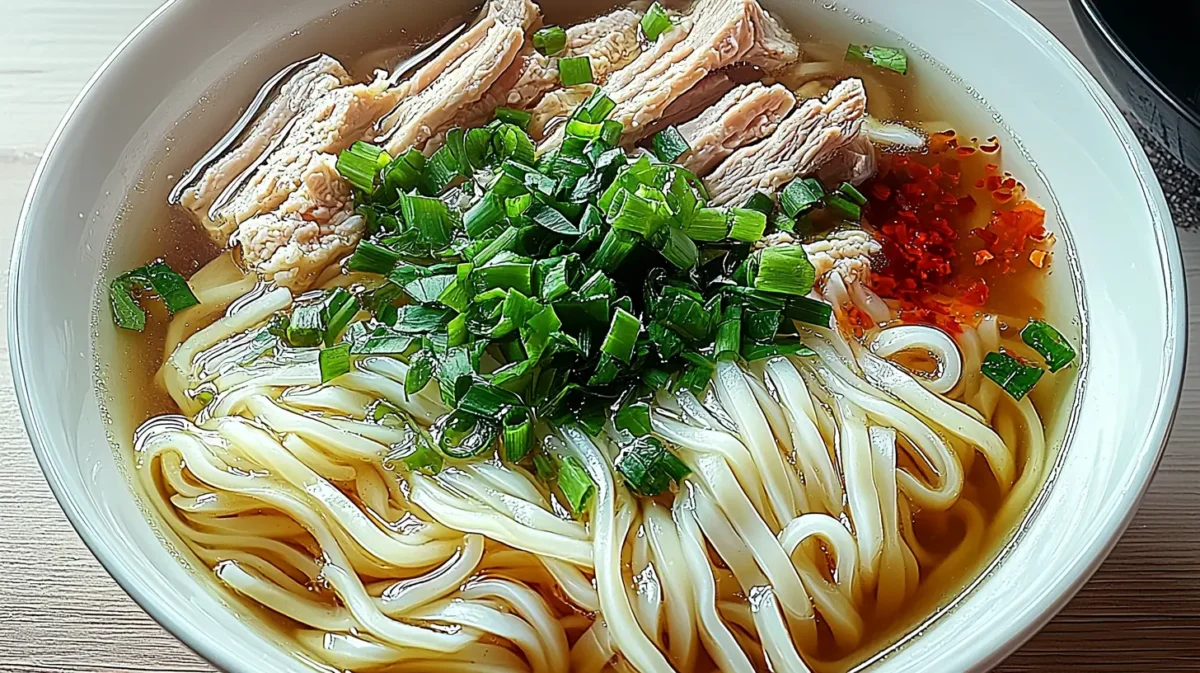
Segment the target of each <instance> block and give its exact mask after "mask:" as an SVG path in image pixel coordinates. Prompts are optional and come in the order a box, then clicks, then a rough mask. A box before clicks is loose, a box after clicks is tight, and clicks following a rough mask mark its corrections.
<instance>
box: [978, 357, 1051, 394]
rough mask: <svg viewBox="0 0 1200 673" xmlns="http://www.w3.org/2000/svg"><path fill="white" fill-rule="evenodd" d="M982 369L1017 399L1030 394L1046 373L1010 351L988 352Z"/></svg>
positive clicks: (984, 373)
mask: <svg viewBox="0 0 1200 673" xmlns="http://www.w3.org/2000/svg"><path fill="white" fill-rule="evenodd" d="M980 370H981V371H982V372H983V375H984V376H986V377H988V378H989V379H991V380H992V381H994V382H995V383H996V385H998V386H1000V387H1001V388H1003V389H1004V392H1006V393H1008V394H1009V395H1011V396H1012V398H1013V399H1015V400H1021V399H1023V398H1024V397H1025V396H1026V395H1028V394H1029V391H1031V390H1033V387H1034V386H1035V385H1037V382H1038V381H1040V380H1041V378H1042V375H1043V374H1045V372H1044V371H1042V368H1041V367H1034V366H1033V365H1027V364H1025V363H1024V362H1021V361H1020V360H1018V359H1017V358H1015V357H1013V356H1011V355H1009V354H1008V353H988V355H987V357H985V358H984V359H983V366H982V367H981V368H980Z"/></svg>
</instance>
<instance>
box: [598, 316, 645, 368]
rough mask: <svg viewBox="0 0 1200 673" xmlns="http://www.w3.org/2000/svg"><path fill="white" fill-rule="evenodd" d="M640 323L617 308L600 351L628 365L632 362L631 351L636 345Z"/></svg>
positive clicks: (640, 327)
mask: <svg viewBox="0 0 1200 673" xmlns="http://www.w3.org/2000/svg"><path fill="white" fill-rule="evenodd" d="M641 329H642V323H641V321H639V320H638V319H637V317H635V316H634V315H633V314H631V313H628V312H626V311H625V310H623V309H620V308H618V309H617V310H616V311H615V312H613V318H612V324H611V325H609V328H608V336H606V337H604V343H603V344H601V346H600V350H601V351H603V352H605V353H608V354H609V355H611V356H613V357H614V358H616V359H618V360H620V361H621V362H624V363H625V364H629V363H630V362H631V361H632V360H633V349H634V346H636V345H637V338H638V333H639V332H641Z"/></svg>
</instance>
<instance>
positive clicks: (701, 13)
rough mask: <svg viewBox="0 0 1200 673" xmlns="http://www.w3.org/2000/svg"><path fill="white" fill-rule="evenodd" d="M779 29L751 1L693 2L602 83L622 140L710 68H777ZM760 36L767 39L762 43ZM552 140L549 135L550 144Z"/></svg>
mask: <svg viewBox="0 0 1200 673" xmlns="http://www.w3.org/2000/svg"><path fill="white" fill-rule="evenodd" d="M768 22H769V23H770V25H768ZM783 34H784V33H783V32H782V28H780V27H779V26H778V24H776V23H774V20H773V19H770V17H769V16H768V15H767V14H766V12H765V11H764V10H763V9H762V7H761V6H759V4H758V2H757V1H756V0H700V1H699V2H697V3H696V4H695V6H694V7H693V8H692V11H691V12H690V13H689V14H688V15H687V16H684V17H681V18H679V19H678V21H677V25H676V26H674V27H673V28H672V29H671V30H668V31H666V32H665V33H663V34H662V35H660V36H659V38H658V40H657V41H656V42H655V43H654V44H653V45H652V46H651V48H650V49H648V50H647V51H645V52H643V53H642V54H641V55H640V56H638V57H637V58H636V59H634V60H633V62H632V63H630V64H629V65H628V66H626V67H624V68H622V69H620V70H618V71H617V72H615V73H613V75H612V76H611V78H610V79H609V82H608V83H607V84H606V85H605V87H604V91H605V93H606V94H608V96H609V97H610V98H612V99H613V101H614V102H616V104H617V107H616V110H615V111H614V112H613V115H612V118H613V119H616V120H617V121H619V122H621V123H622V124H623V125H624V126H625V131H626V134H625V140H626V142H629V143H634V142H637V141H638V140H640V139H642V138H644V137H646V135H648V133H649V132H650V131H651V130H652V129H653V124H654V122H656V121H658V120H659V119H660V118H661V117H662V116H663V115H664V114H665V112H666V110H667V109H668V108H669V107H670V105H671V104H672V103H673V102H675V101H676V100H677V99H678V98H680V97H681V96H683V95H684V94H685V93H687V92H688V91H689V90H691V89H692V88H693V87H695V86H696V85H697V84H699V83H700V82H701V81H703V80H704V78H705V77H707V76H708V75H709V74H711V73H713V72H716V71H718V70H721V69H723V68H727V67H729V66H732V65H735V64H738V63H749V64H751V65H762V66H769V67H772V68H773V67H777V66H778V65H779V63H780V59H782V58H786V55H784V54H783V51H781V49H780V46H779V45H778V44H775V43H776V42H777V41H779V40H780V39H781V38H780V36H781V35H783ZM764 37H767V38H769V39H770V42H771V44H769V45H767V44H764V43H763V42H762V38H764ZM795 54H796V55H797V56H798V55H799V48H798V47H797V48H796V49H795ZM756 59H758V60H761V64H760V63H756V62H755V61H756ZM556 144H557V139H554V140H551V142H550V146H553V145H556Z"/></svg>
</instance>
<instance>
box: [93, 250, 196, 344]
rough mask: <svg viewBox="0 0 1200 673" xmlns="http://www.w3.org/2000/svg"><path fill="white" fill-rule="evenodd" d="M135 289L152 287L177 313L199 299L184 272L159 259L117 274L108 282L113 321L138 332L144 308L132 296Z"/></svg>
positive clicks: (143, 315) (193, 304) (142, 325)
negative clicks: (181, 272)
mask: <svg viewBox="0 0 1200 673" xmlns="http://www.w3.org/2000/svg"><path fill="white" fill-rule="evenodd" d="M135 290H143V291H147V290H148V291H152V292H154V293H155V294H157V295H158V296H159V298H161V299H162V301H163V304H165V305H166V307H167V311H169V312H170V313H172V314H174V313H178V312H180V311H182V310H184V309H188V308H191V307H193V306H195V305H197V304H199V303H200V300H199V299H197V298H196V295H195V294H194V293H193V292H192V288H191V287H190V286H188V284H187V281H186V280H184V278H183V276H181V275H179V274H178V273H176V272H175V271H174V270H173V269H171V267H170V266H168V265H167V264H166V262H163V261H161V260H159V261H155V262H151V263H150V264H147V265H146V266H142V267H138V268H136V269H134V270H133V271H129V272H126V273H124V274H121V275H120V276H118V277H117V278H116V279H115V280H113V282H112V284H111V285H109V290H108V296H109V304H110V305H111V307H112V314H113V323H115V324H116V326H117V327H120V328H121V329H128V330H134V331H136V332H141V331H142V330H144V329H146V312H145V310H143V309H142V307H141V306H140V305H138V303H137V299H135V298H134V295H133V293H134V291H135Z"/></svg>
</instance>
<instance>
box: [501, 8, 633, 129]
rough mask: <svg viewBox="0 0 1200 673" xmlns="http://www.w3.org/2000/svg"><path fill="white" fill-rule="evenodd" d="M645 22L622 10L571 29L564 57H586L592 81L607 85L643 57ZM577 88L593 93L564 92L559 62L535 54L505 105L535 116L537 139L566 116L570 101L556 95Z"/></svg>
mask: <svg viewBox="0 0 1200 673" xmlns="http://www.w3.org/2000/svg"><path fill="white" fill-rule="evenodd" d="M641 20H642V12H640V11H635V10H633V9H618V10H616V11H614V12H612V13H610V14H605V15H604V16H601V17H599V18H597V19H593V20H591V21H587V22H585V23H581V24H579V25H577V26H572V27H570V28H568V29H567V47H566V50H565V51H564V52H563V54H562V56H564V57H568V58H571V57H576V58H577V57H580V56H586V57H587V58H588V59H589V60H590V61H591V65H592V79H593V80H594V82H595V84H604V83H605V82H606V81H607V80H608V77H609V75H611V74H612V73H613V72H616V71H617V70H619V69H621V68H624V67H625V66H627V65H629V63H630V62H632V61H633V59H634V58H635V57H636V56H637V55H638V54H640V53H641V50H642V45H641V42H640V41H639V39H638V26H639V24H640V23H641ZM576 88H578V89H580V90H583V89H586V90H587V91H588V94H590V93H591V89H592V87H591V86H589V85H580V86H579V87H569V88H566V89H560V84H559V79H558V60H557V58H547V57H545V56H542V55H541V54H539V53H537V52H534V53H533V54H532V55H531V56H530V57H529V59H528V60H527V65H526V67H525V69H524V72H523V73H522V76H521V82H520V83H519V84H518V85H517V86H515V87H513V89H512V90H511V91H510V92H508V94H507V96H506V97H505V98H504V99H503V100H504V102H503V103H501V105H506V106H508V107H517V108H521V109H528V110H529V111H530V112H531V113H532V114H533V121H532V122H531V123H530V126H529V128H530V132H531V133H533V134H534V137H540V136H541V134H542V132H543V131H544V129H545V128H546V125H547V124H548V123H549V122H551V121H552V120H553V119H555V118H557V117H560V116H563V111H562V105H561V104H562V102H563V100H566V99H565V98H563V97H561V96H553V94H557V93H559V92H569V91H571V90H572V89H576ZM556 90H557V91H556ZM547 92H550V94H551V95H552V96H553V99H552V100H549V101H546V100H545V98H544V96H545V95H546V94H547ZM588 94H584V95H583V96H582V97H581V98H578V100H580V101H582V100H586V99H587V96H588ZM576 97H578V93H576V95H575V96H570V95H568V97H567V98H571V99H573V98H576ZM543 101H544V102H545V104H544V105H543ZM568 112H569V110H568Z"/></svg>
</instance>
